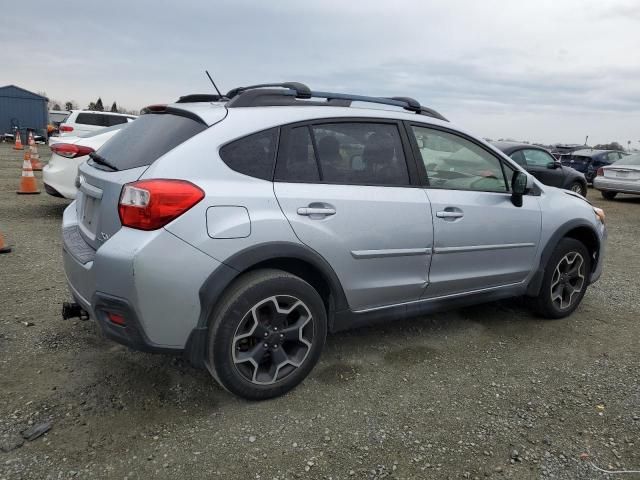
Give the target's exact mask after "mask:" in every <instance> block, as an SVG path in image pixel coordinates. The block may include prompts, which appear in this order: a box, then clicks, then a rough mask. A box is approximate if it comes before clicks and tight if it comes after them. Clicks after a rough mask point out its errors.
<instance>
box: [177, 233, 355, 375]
mask: <svg viewBox="0 0 640 480" xmlns="http://www.w3.org/2000/svg"><path fill="white" fill-rule="evenodd" d="M274 259H295V260H300V261H303V262H306V263H308V264H310V265H312V266H313V267H314V268H315V269H316V270H318V271H319V272H320V273H321V274H322V275H323V277H324V279H325V280H326V281H327V283H328V285H329V288H330V290H331V294H332V297H333V310H334V311H335V312H341V311H343V310H348V308H349V304H348V302H347V297H346V295H345V293H344V290H343V288H342V284H341V283H340V280H339V279H338V276H337V275H336V272H335V271H334V270H333V268H332V267H331V265H330V264H329V263H328V262H327V261H326V260H325V259H324V258H323V257H322V256H321V255H320V254H319V253H318V252H316V251H315V250H313V249H312V248H310V247H308V246H306V245H304V244H299V243H294V242H268V243H263V244H259V245H254V246H251V247H249V248H246V249H244V250H241V251H239V252H237V253H235V254H234V255H232V256H231V257H229V258H227V259H226V260H225V261H224V263H222V264H221V265H220V266H219V267H218V268H217V269H216V270H215V271H214V272H212V273H211V274H210V275H209V277H208V278H207V279H206V280H205V281H204V283H203V284H202V286H201V287H200V290H199V292H198V296H199V298H200V317H199V318H198V324H197V326H196V328H194V329H193V330H192V332H191V334H190V335H189V339H188V340H187V344H186V346H185V355H186V356H187V358H188V360H189V361H190V362H191V363H192V364H193V365H195V366H201V365H202V364H203V363H202V362H203V360H204V358H205V355H206V348H207V347H206V345H207V343H206V342H207V332H208V329H209V325H208V324H209V318H210V316H211V312H212V311H213V308H214V307H215V305H216V303H217V301H218V299H219V298H220V296H221V295H222V294H223V292H224V291H225V289H226V288H227V287H228V286H229V285H230V284H231V283H232V282H233V281H234V280H235V279H236V278H237V277H239V276H240V275H241V274H242V273H243V272H245V271H247V270H250V269H251V268H253V267H254V266H256V265H258V264H260V263H262V262H265V261H268V260H274ZM330 322H331V319H330ZM329 328H330V329H331V325H329Z"/></svg>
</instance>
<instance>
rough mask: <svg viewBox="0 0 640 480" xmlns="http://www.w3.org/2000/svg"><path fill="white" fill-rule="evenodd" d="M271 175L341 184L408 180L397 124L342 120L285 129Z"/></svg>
mask: <svg viewBox="0 0 640 480" xmlns="http://www.w3.org/2000/svg"><path fill="white" fill-rule="evenodd" d="M281 143H282V147H281V148H280V153H279V155H278V162H277V166H276V174H275V180H276V181H281V182H303V183H317V182H320V183H332V184H339V185H381V186H406V185H409V183H410V182H409V172H408V169H407V163H406V160H405V156H404V151H403V148H402V141H401V139H400V133H399V130H398V126H397V124H395V123H394V124H384V123H373V122H371V123H369V122H340V123H326V124H316V125H309V126H301V127H295V128H292V129H290V130H286V131H285V132H284V133H283V141H282V142H281Z"/></svg>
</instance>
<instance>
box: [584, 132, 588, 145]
mask: <svg viewBox="0 0 640 480" xmlns="http://www.w3.org/2000/svg"><path fill="white" fill-rule="evenodd" d="M588 141H589V135H587V136H586V137H585V138H584V146H585V147H586V146H587V142H588Z"/></svg>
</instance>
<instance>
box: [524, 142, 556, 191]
mask: <svg viewBox="0 0 640 480" xmlns="http://www.w3.org/2000/svg"><path fill="white" fill-rule="evenodd" d="M522 155H523V156H524V159H525V161H526V163H527V167H526V168H527V171H528V172H529V173H531V175H533V176H534V177H536V178H537V179H538V180H540V181H541V182H542V183H544V184H545V185H549V186H551V187H558V188H562V185H563V184H564V170H562V168H549V166H550V165H555V159H554V158H553V157H552V156H551V155H550V154H548V153H547V152H545V151H543V150H538V149H535V148H525V149H524V150H522Z"/></svg>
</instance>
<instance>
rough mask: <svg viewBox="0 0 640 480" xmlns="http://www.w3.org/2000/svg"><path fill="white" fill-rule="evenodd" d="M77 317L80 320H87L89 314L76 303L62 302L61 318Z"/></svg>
mask: <svg viewBox="0 0 640 480" xmlns="http://www.w3.org/2000/svg"><path fill="white" fill-rule="evenodd" d="M70 318H79V319H80V320H89V314H88V313H87V311H86V310H84V309H83V308H82V307H81V306H80V305H78V304H77V303H72V302H64V303H63V304H62V319H63V320H68V319H70Z"/></svg>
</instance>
